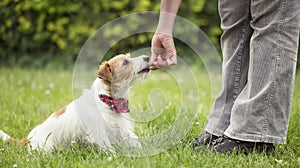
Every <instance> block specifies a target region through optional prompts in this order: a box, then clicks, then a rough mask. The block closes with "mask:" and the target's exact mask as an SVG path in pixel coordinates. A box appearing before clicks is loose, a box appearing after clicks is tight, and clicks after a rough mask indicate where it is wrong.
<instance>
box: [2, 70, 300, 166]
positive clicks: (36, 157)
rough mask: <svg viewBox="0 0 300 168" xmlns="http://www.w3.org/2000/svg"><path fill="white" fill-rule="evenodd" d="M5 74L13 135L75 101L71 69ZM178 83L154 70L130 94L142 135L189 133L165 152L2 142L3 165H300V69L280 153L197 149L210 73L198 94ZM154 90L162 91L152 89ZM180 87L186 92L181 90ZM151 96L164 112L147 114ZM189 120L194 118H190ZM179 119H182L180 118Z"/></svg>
mask: <svg viewBox="0 0 300 168" xmlns="http://www.w3.org/2000/svg"><path fill="white" fill-rule="evenodd" d="M0 74H1V76H0V83H1V84H0V119H1V120H0V121H1V122H0V130H4V131H6V132H7V133H8V134H10V135H11V136H12V137H15V138H22V137H24V136H26V134H27V133H28V132H29V131H30V130H31V129H32V128H33V127H34V126H35V125H36V124H39V123H40V122H41V121H43V120H44V119H45V118H46V117H48V116H49V115H50V114H51V113H52V112H53V111H55V110H56V109H59V108H61V107H63V106H65V105H66V104H67V103H68V102H70V101H72V99H73V96H72V95H73V90H72V78H73V74H72V70H64V71H60V70H30V69H20V68H12V69H8V68H0ZM177 82H178V81H176V80H174V79H172V78H170V76H168V75H166V74H165V73H163V72H159V71H158V72H153V73H152V74H150V76H149V77H148V79H146V80H145V81H142V82H140V83H138V84H136V85H135V86H134V87H133V88H132V91H131V92H130V103H132V104H131V107H132V108H133V109H135V110H133V111H132V116H133V118H134V119H135V120H136V121H138V122H136V123H135V126H136V132H137V134H138V135H139V136H140V137H148V136H155V135H157V134H162V133H163V132H164V131H166V130H167V132H168V131H171V129H170V128H173V127H172V126H174V125H175V130H176V131H183V132H184V131H185V134H184V136H183V134H180V133H179V132H177V134H178V136H177V137H176V136H175V137H174V141H176V144H174V146H172V147H170V148H167V150H166V151H164V152H160V153H159V154H156V155H152V156H148V157H128V156H124V155H120V154H111V153H104V152H100V151H98V150H95V149H93V148H91V147H79V146H74V147H73V148H69V149H65V150H58V151H55V152H53V153H51V154H43V153H38V152H32V153H29V152H28V151H27V150H26V149H24V148H20V147H17V146H14V145H7V144H5V143H3V142H0V167H268V168H269V167H300V127H299V120H300V113H299V111H300V106H299V104H300V74H299V73H298V76H297V78H296V83H295V93H294V99H293V107H292V112H291V120H290V125H289V132H288V143H287V144H286V145H276V152H275V154H274V155H271V156H266V155H263V154H258V153H251V154H248V155H243V154H239V155H236V154H232V155H227V154H215V153H212V152H210V151H204V152H202V153H195V152H193V150H192V148H191V147H190V146H189V145H188V144H189V142H190V141H191V140H192V139H193V138H194V137H195V136H197V135H198V134H199V133H200V132H201V131H202V129H203V127H204V126H205V123H206V117H207V115H208V112H209V107H210V105H211V103H212V98H211V94H212V92H211V87H210V86H211V85H210V82H209V80H208V77H207V74H206V73H200V72H196V87H197V88H198V89H199V90H198V92H196V91H194V92H193V91H192V92H191V91H190V90H185V89H184V88H189V87H190V88H193V87H194V86H192V85H193V83H192V82H189V83H184V82H182V81H181V82H179V83H180V84H179V85H178V84H177ZM151 88H160V89H156V90H154V91H153V90H151ZM182 88H183V89H182ZM180 89H182V90H181V92H178V90H180ZM150 93H151V94H150ZM148 95H150V99H151V100H152V101H153V102H154V104H155V105H160V106H162V107H163V108H162V109H163V110H162V111H159V110H158V109H157V110H156V111H155V112H154V113H147V112H149V111H147V109H149V108H150V106H151V103H149V101H148ZM151 95H152V97H151ZM185 95H190V97H191V99H192V100H195V99H199V100H200V103H199V104H201V106H200V108H199V110H197V109H191V108H190V107H188V108H185V109H182V107H181V106H182V105H183V106H184V105H187V104H188V105H187V106H189V105H190V104H192V107H193V106H195V103H196V102H197V101H192V103H190V104H189V103H185V102H182V101H180V100H181V99H182V98H183V97H184V96H185ZM197 95H199V97H197ZM153 96H154V98H153ZM159 103H161V104H159ZM197 111H198V112H197ZM199 111H200V112H201V113H199ZM192 114H195V115H194V116H196V118H193V116H192ZM145 116H146V117H145ZM178 116H179V117H178ZM186 116H188V117H186ZM185 119H195V120H194V121H193V120H190V121H189V122H186V120H185ZM178 120H180V121H182V122H176V121H178ZM176 124H178V125H176ZM182 125H183V127H184V128H182V127H181V126H182ZM178 127H180V128H181V129H184V130H180V129H177V128H178ZM177 134H176V135H177ZM182 136H183V137H182ZM180 137H181V138H180ZM168 138H170V137H168ZM171 138H172V137H171ZM178 138H179V139H178ZM171 141H172V140H171ZM145 155H146V154H145Z"/></svg>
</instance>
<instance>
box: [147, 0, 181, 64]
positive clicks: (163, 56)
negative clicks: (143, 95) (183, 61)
mask: <svg viewBox="0 0 300 168" xmlns="http://www.w3.org/2000/svg"><path fill="white" fill-rule="evenodd" d="M180 3H181V0H161V6H160V8H161V9H160V15H159V21H158V25H157V29H156V32H155V34H154V36H153V38H152V44H151V52H152V57H151V60H150V69H157V68H160V67H169V66H171V65H175V64H177V58H176V57H177V56H176V49H175V45H174V40H173V36H172V32H173V26H174V21H175V18H176V14H177V11H178V9H179V6H180Z"/></svg>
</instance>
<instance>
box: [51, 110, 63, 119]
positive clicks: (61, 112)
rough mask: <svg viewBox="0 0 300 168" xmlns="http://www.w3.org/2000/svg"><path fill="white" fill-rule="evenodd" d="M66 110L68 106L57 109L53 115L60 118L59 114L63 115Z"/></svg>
mask: <svg viewBox="0 0 300 168" xmlns="http://www.w3.org/2000/svg"><path fill="white" fill-rule="evenodd" d="M65 111H66V108H61V109H59V110H57V111H56V112H54V113H53V116H54V117H56V118H58V117H59V116H61V115H62V114H63V113H64V112H65Z"/></svg>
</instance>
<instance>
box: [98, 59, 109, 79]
mask: <svg viewBox="0 0 300 168" xmlns="http://www.w3.org/2000/svg"><path fill="white" fill-rule="evenodd" d="M98 77H99V78H100V79H103V80H105V81H108V82H111V80H112V72H111V69H110V65H109V63H108V62H103V63H102V64H101V65H99V69H98Z"/></svg>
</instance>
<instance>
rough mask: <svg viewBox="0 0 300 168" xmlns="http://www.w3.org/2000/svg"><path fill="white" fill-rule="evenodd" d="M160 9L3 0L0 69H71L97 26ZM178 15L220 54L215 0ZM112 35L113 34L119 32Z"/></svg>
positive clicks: (136, 43) (143, 2) (186, 4)
mask: <svg viewBox="0 0 300 168" xmlns="http://www.w3.org/2000/svg"><path fill="white" fill-rule="evenodd" d="M159 8H160V0H95V1H94V0H72V1H69V0H66V1H65V0H61V1H59V0H1V1H0V44H1V45H0V60H1V63H0V66H8V67H11V66H16V65H17V66H21V67H34V68H43V67H45V66H47V65H49V64H50V63H54V64H59V66H60V67H62V68H68V67H72V66H73V65H74V61H75V59H76V57H77V55H78V53H79V51H80V48H81V47H82V45H83V44H84V42H85V41H86V40H87V39H88V37H89V36H91V35H92V34H93V33H95V32H96V30H97V29H98V28H99V27H101V26H102V25H104V24H105V23H107V22H109V21H111V20H113V19H115V18H118V17H120V16H124V15H127V14H131V13H136V12H145V11H159ZM178 15H179V16H182V17H184V18H186V19H188V20H190V21H191V22H193V23H194V24H196V25H198V26H199V27H200V28H201V29H202V30H203V31H204V32H205V33H206V35H207V36H208V37H209V39H210V40H211V42H212V43H213V44H214V45H215V46H216V48H217V49H218V50H220V47H219V37H220V35H221V33H222V31H221V29H220V19H219V16H218V10H217V0H185V1H183V2H182V4H181V6H180V10H179V13H178ZM111 31H113V32H108V33H113V34H114V35H115V36H117V35H118V33H120V31H115V30H111ZM152 35H153V34H151V33H148V34H138V35H135V37H134V38H126V42H125V43H120V45H119V44H118V45H115V46H114V47H113V48H112V49H111V51H110V52H111V53H112V54H114V53H115V54H118V53H120V51H125V52H129V51H130V50H132V49H135V48H136V49H138V48H140V47H150V44H151V38H152ZM176 45H177V46H178V47H177V48H179V51H178V53H180V52H182V51H181V50H185V48H186V47H184V44H182V43H180V42H177V43H176ZM180 46H183V47H180ZM129 49H130V50H129ZM189 52H191V51H189ZM191 54H192V53H191ZM185 55H188V54H185ZM298 65H299V61H298Z"/></svg>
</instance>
